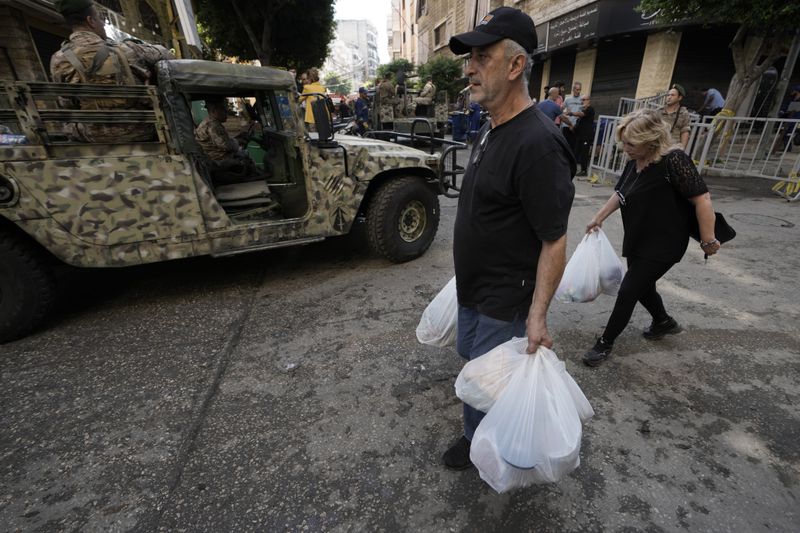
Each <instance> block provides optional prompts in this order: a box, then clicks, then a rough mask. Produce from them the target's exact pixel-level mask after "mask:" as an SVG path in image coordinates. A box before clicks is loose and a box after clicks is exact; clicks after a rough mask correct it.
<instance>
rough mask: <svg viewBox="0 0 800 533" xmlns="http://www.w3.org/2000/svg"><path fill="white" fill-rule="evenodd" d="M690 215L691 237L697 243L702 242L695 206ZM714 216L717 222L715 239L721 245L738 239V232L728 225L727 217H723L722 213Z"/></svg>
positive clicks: (715, 224) (715, 223) (692, 207)
mask: <svg viewBox="0 0 800 533" xmlns="http://www.w3.org/2000/svg"><path fill="white" fill-rule="evenodd" d="M690 205H691V204H690ZM689 215H690V216H689V236H690V237H691V238H692V239H694V240H696V241H697V242H700V226H699V224H698V223H697V215H696V214H695V212H694V205H692V206H691V209H690V213H689ZM714 215H715V216H716V220H715V221H714V237H715V238H716V239H717V240H718V241H719V242H720V244H722V243H725V242H728V241H729V240H731V239H733V238H734V237H736V230H735V229H733V228H732V227H731V225H730V224H728V221H727V220H725V217H724V216H722V213H717V212H715V213H714Z"/></svg>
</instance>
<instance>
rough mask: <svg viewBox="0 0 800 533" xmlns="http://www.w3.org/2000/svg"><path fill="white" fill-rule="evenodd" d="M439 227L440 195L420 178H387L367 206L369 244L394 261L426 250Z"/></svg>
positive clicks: (378, 252)
mask: <svg viewBox="0 0 800 533" xmlns="http://www.w3.org/2000/svg"><path fill="white" fill-rule="evenodd" d="M438 228H439V197H438V196H437V195H436V193H435V192H434V191H433V189H432V188H431V187H429V186H428V185H427V184H426V183H425V181H424V180H423V179H422V178H416V177H412V176H404V177H401V178H394V179H390V180H389V181H387V182H386V183H383V184H382V185H381V186H380V188H379V189H378V190H377V191H376V192H375V195H374V196H373V197H372V201H371V202H370V205H369V207H368V209H367V240H368V241H369V245H370V248H372V250H373V251H374V252H376V253H377V254H380V255H382V256H384V257H385V258H387V259H388V260H389V261H392V262H393V263H403V262H405V261H411V260H412V259H416V258H417V257H419V256H421V255H422V254H423V253H425V250H427V249H428V247H429V246H430V245H431V242H433V238H434V236H435V235H436V230H437V229H438Z"/></svg>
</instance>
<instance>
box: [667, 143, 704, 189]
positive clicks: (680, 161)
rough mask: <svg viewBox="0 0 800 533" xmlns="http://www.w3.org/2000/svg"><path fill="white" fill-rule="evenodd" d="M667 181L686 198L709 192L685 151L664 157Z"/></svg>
mask: <svg viewBox="0 0 800 533" xmlns="http://www.w3.org/2000/svg"><path fill="white" fill-rule="evenodd" d="M664 162H665V163H666V169H667V179H668V180H669V182H670V183H671V184H672V186H673V187H675V189H676V190H677V191H678V192H679V193H680V194H681V196H683V197H684V198H691V197H692V196H697V195H699V194H704V193H707V192H708V187H706V183H705V182H704V181H703V178H701V177H700V174H699V173H698V172H697V167H695V166H694V161H692V159H691V158H690V157H689V156H688V155H687V154H686V152H684V151H683V150H673V151H672V152H670V153H668V154H667V155H665V156H664Z"/></svg>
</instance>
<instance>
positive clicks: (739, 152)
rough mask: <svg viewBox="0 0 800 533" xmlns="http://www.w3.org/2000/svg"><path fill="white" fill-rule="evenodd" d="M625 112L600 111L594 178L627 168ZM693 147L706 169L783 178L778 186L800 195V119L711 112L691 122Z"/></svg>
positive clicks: (592, 166) (795, 196)
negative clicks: (621, 126)
mask: <svg viewBox="0 0 800 533" xmlns="http://www.w3.org/2000/svg"><path fill="white" fill-rule="evenodd" d="M620 119H621V117H617V116H610V115H600V117H598V127H597V131H596V132H595V137H594V145H593V146H592V153H591V156H590V175H591V176H592V180H593V181H602V182H609V180H611V179H612V178H614V179H615V178H618V177H619V176H620V175H621V174H622V170H623V168H624V167H625V163H626V162H627V158H626V156H625V154H624V153H623V152H622V150H620V149H619V148H618V147H617V143H616V139H615V138H614V137H615V131H616V127H617V124H618V123H619V120H620ZM689 126H690V131H689V142H688V144H687V150H686V151H687V153H688V154H689V155H690V156H691V157H692V159H693V160H694V161H695V164H696V165H697V170H698V172H700V174H702V175H718V176H742V177H745V176H746V177H757V178H765V179H769V180H774V181H777V182H778V183H777V184H776V186H775V187H774V188H773V190H775V191H776V192H778V193H779V194H782V195H783V196H784V197H785V198H787V199H788V200H798V199H800V146H797V145H795V144H794V139H795V136H797V138H799V139H800V120H798V119H791V120H790V119H770V118H751V117H719V116H718V117H706V118H705V120H704V121H703V122H697V121H692V122H690V124H689Z"/></svg>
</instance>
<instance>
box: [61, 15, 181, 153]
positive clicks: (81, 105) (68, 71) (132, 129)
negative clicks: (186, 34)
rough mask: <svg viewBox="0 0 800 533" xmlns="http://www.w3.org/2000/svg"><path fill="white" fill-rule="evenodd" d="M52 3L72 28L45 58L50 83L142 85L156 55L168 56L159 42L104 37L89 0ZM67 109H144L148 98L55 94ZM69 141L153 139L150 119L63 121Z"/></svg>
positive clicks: (99, 17)
mask: <svg viewBox="0 0 800 533" xmlns="http://www.w3.org/2000/svg"><path fill="white" fill-rule="evenodd" d="M55 4H56V8H57V9H58V10H59V12H60V13H61V15H62V16H63V17H64V20H65V21H66V22H67V24H69V25H70V27H71V28H72V33H71V34H70V36H69V39H68V40H67V41H65V42H64V43H63V44H62V45H61V50H59V51H58V52H56V53H55V54H53V57H52V58H51V59H50V73H51V75H52V77H53V81H54V82H56V83H74V84H97V85H142V84H147V83H148V82H150V81H151V80H152V79H153V69H154V67H155V65H156V63H157V62H158V61H160V60H162V59H174V57H173V55H172V54H171V53H170V52H169V51H168V50H167V49H166V48H164V47H163V46H158V45H152V44H148V43H145V42H143V41H140V40H138V39H125V40H124V41H123V42H121V43H118V42H116V41H113V40H111V39H109V38H108V37H107V36H106V30H105V20H104V19H103V17H102V15H101V14H100V11H99V10H98V9H97V7H96V6H95V4H94V3H93V2H92V1H91V0H57V1H56V2H55ZM59 102H60V104H61V105H62V106H63V107H65V108H68V109H84V110H86V109H97V110H113V109H147V108H149V107H150V102H149V101H142V100H136V99H130V98H77V99H66V98H60V99H59ZM66 130H67V134H68V135H69V136H70V137H71V138H72V139H74V140H77V141H82V142H98V143H129V142H143V141H155V140H158V137H157V135H156V130H155V127H154V126H153V124H113V125H112V124H68V125H67V126H66Z"/></svg>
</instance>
